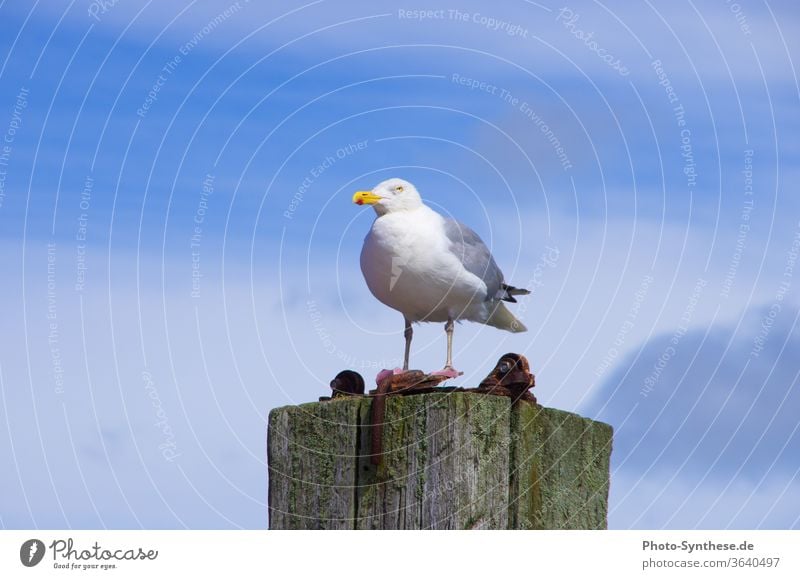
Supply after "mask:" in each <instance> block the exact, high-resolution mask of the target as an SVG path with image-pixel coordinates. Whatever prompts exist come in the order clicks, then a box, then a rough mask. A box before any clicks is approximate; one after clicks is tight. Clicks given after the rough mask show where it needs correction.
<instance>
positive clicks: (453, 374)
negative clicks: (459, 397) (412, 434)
mask: <svg viewBox="0 0 800 579" xmlns="http://www.w3.org/2000/svg"><path fill="white" fill-rule="evenodd" d="M463 374H464V372H459V371H458V370H456V369H455V368H453V367H452V366H448V367H445V368H442V369H441V370H436V371H435V372H431V376H447V377H448V378H458V377H459V376H462V375H463Z"/></svg>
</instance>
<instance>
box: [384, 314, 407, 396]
mask: <svg viewBox="0 0 800 579" xmlns="http://www.w3.org/2000/svg"><path fill="white" fill-rule="evenodd" d="M403 319H404V320H405V323H406V330H405V332H403V336H404V337H405V339H406V350H405V354H404V355H403V368H402V369H401V368H395V369H394V370H386V369H385V370H381V371H380V372H378V375H377V376H375V382H376V383H377V384H378V385H380V383H381V382H382V381H383V380H384V379H386V378H388V377H389V376H396V375H398V374H403V373H404V372H408V358H409V356H410V355H411V337H412V336H413V335H414V330H413V329H412V328H411V320H409V319H408V318H406V317H404V318H403Z"/></svg>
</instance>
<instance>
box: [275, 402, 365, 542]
mask: <svg viewBox="0 0 800 579" xmlns="http://www.w3.org/2000/svg"><path fill="white" fill-rule="evenodd" d="M361 401H362V399H361V398H337V399H336V400H332V401H330V402H312V403H309V404H301V405H300V406H284V407H283V408H276V409H274V410H273V411H272V412H270V413H269V426H268V431H267V432H268V435H267V462H268V465H269V520H270V527H272V528H275V529H352V528H353V520H354V515H355V501H354V496H355V488H356V461H357V458H358V448H357V444H358V430H359V424H358V421H359V408H360V405H361Z"/></svg>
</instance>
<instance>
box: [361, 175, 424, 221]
mask: <svg viewBox="0 0 800 579" xmlns="http://www.w3.org/2000/svg"><path fill="white" fill-rule="evenodd" d="M353 203H356V204H358V205H372V208H373V209H375V213H377V214H378V215H385V214H387V213H392V212H394V211H412V210H414V209H418V208H419V207H422V198H421V197H420V195H419V192H418V191H417V188H416V187H414V186H413V185H412V184H411V183H409V182H408V181H404V180H403V179H397V178H393V179H387V180H386V181H383V182H381V183H378V184H377V185H376V186H375V188H374V189H373V190H372V191H357V192H356V194H355V195H353Z"/></svg>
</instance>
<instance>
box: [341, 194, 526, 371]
mask: <svg viewBox="0 0 800 579" xmlns="http://www.w3.org/2000/svg"><path fill="white" fill-rule="evenodd" d="M353 202H354V203H356V204H358V205H372V207H373V209H375V213H377V217H376V218H375V221H374V222H373V224H372V228H371V229H370V230H369V233H368V234H367V236H366V238H365V239H364V246H363V248H362V249H361V271H362V272H363V274H364V279H365V280H366V282H367V286H368V287H369V289H370V291H371V292H372V294H373V295H374V296H375V297H376V298H378V300H380V301H381V302H383V303H384V304H386V305H387V306H389V307H390V308H393V309H395V310H397V311H399V312H400V313H402V314H403V318H404V321H405V332H404V337H405V340H406V344H405V354H404V357H403V371H407V370H408V358H409V355H410V352H411V337H412V335H413V330H412V328H411V324H412V322H444V323H445V326H444V329H445V332H446V333H447V360H446V362H445V366H444V369H443V370H439V371H437V372H433V374H437V375H444V376H447V377H450V378H454V377H456V376H458V375H460V374H461V372H458V371H457V370H455V368H453V322H454V321H457V320H469V321H472V322H479V323H481V324H486V325H489V326H494V327H495V328H500V329H501V330H508V331H509V332H524V331H526V329H527V328H525V326H524V325H523V324H522V322H520V321H519V320H518V319H517V318H515V317H514V315H513V314H512V313H511V312H510V311H509V310H508V309H507V308H506V306H505V304H503V302H504V301H506V302H516V301H517V300H515V299H514V296H517V295H526V294H529V293H530V291H528V290H525V289H519V288H515V287H512V286H510V285H507V284H506V283H505V281H504V279H503V272H501V271H500V268H499V267H497V264H496V263H495V261H494V258H493V257H492V254H491V252H490V251H489V248H488V247H486V244H484V243H483V241H482V240H481V238H480V237H479V236H478V234H477V233H475V232H474V231H473V230H472V229H470V228H469V227H467V226H466V225H464V224H463V223H459V222H458V221H456V220H455V219H449V218H446V217H443V216H442V215H440V214H439V213H437V212H436V211H434V210H433V209H431V208H430V207H428V206H427V205H425V204H424V203H423V202H422V198H421V197H420V195H419V193H418V192H417V190H416V188H415V187H414V186H413V185H412V184H411V183H409V182H408V181H404V180H402V179H389V180H387V181H383V182H382V183H380V184H378V185H377V186H376V187H375V188H374V189H372V191H358V192H356V194H355V195H353Z"/></svg>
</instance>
